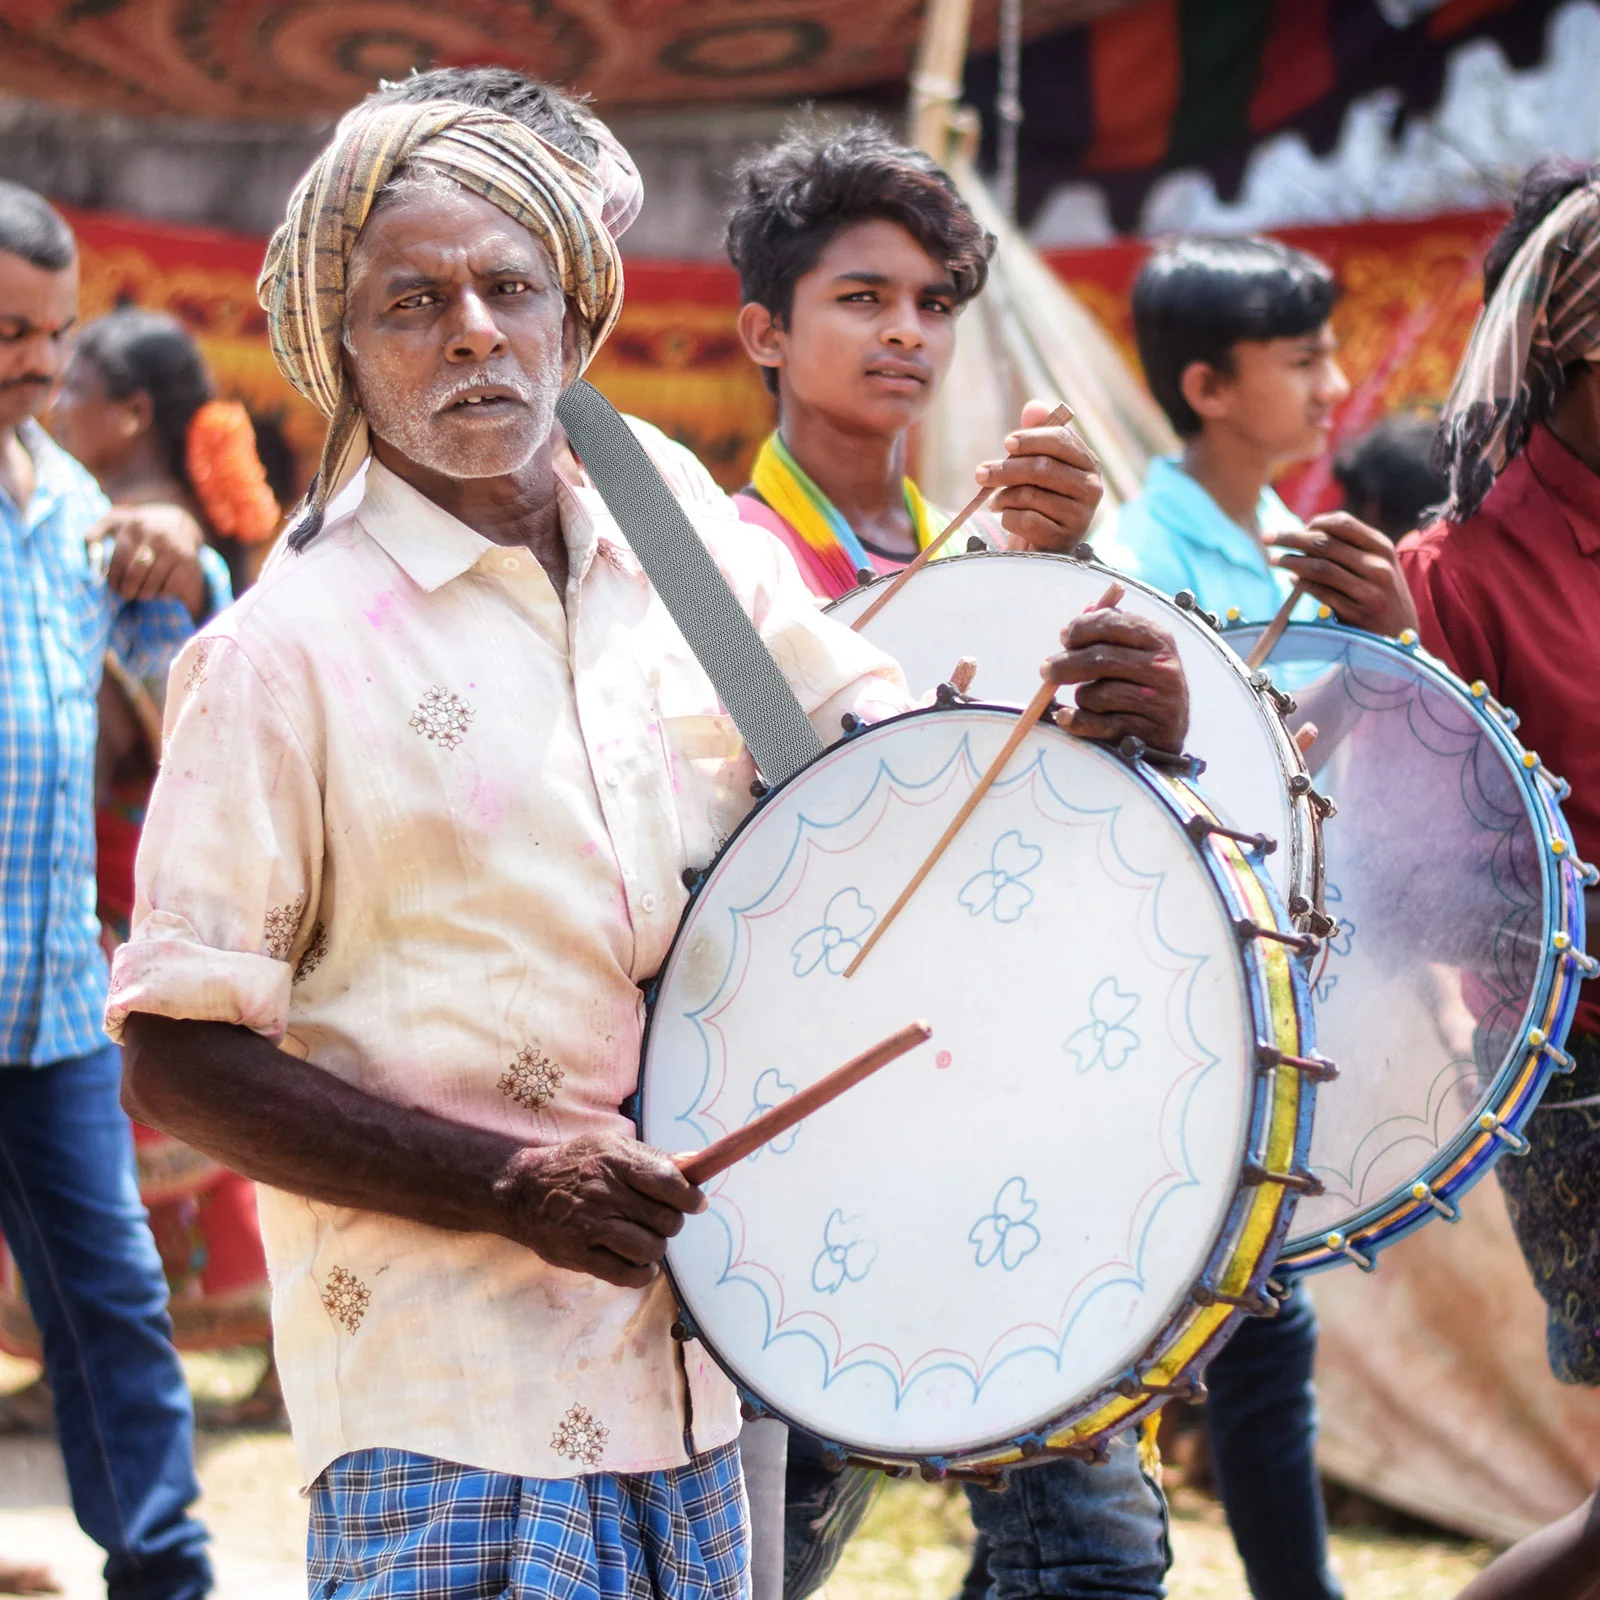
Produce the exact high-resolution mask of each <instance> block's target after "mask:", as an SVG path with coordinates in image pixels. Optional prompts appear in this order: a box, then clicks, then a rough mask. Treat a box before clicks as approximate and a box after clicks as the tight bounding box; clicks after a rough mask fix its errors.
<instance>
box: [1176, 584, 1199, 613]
mask: <svg viewBox="0 0 1600 1600" xmlns="http://www.w3.org/2000/svg"><path fill="white" fill-rule="evenodd" d="M1172 603H1173V605H1175V606H1176V607H1177V608H1178V609H1179V610H1180V611H1198V610H1199V609H1200V602H1199V601H1198V600H1196V599H1195V597H1194V590H1193V589H1180V590H1179V591H1178V592H1177V593H1176V594H1175V595H1173V597H1172Z"/></svg>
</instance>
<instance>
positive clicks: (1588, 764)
mask: <svg viewBox="0 0 1600 1600" xmlns="http://www.w3.org/2000/svg"><path fill="white" fill-rule="evenodd" d="M1484 301H1485V304H1484V311H1483V315H1482V317H1481V318H1480V319H1479V322H1478V326H1477V328H1476V329H1475V331H1474V333H1473V336H1472V342H1471V344H1470V345H1469V347H1468V349H1467V353H1466V355H1465V357H1464V358H1463V360H1462V364H1461V371H1460V372H1459V373H1458V374H1457V377H1456V383H1455V388H1454V390H1453V391H1452V393H1451V396H1450V401H1449V403H1448V405H1447V406H1446V408H1445V412H1444V416H1443V418H1442V420H1441V424H1440V450H1441V455H1442V458H1443V461H1444V464H1445V466H1446V468H1447V471H1448V477H1449V487H1450V497H1449V500H1448V501H1447V502H1446V504H1445V507H1444V514H1443V516H1442V517H1441V518H1440V520H1439V521H1437V522H1435V523H1434V524H1433V525H1432V526H1431V527H1429V528H1426V529H1424V530H1423V531H1422V532H1420V533H1413V534H1411V535H1410V536H1409V537H1408V538H1406V539H1405V540H1404V541H1403V542H1402V543H1401V545H1400V550H1399V556H1400V568H1401V570H1402V571H1403V573H1404V575H1405V581H1406V586H1407V587H1408V588H1409V590H1410V594H1411V598H1412V600H1413V602H1414V603H1415V606H1416V612H1417V618H1418V625H1419V631H1420V632H1421V635H1422V642H1423V644H1424V645H1426V646H1427V648H1428V649H1429V650H1431V651H1432V652H1433V653H1434V654H1435V655H1437V656H1440V657H1441V658H1442V659H1444V660H1445V661H1447V662H1448V663H1449V664H1450V665H1451V666H1452V667H1454V668H1455V670H1456V671H1457V672H1458V673H1460V674H1461V676H1462V677H1463V678H1465V679H1467V680H1468V681H1469V682H1472V681H1474V680H1481V681H1482V682H1483V683H1484V684H1485V685H1486V686H1487V688H1488V690H1489V693H1490V694H1492V695H1493V696H1494V697H1495V698H1496V699H1497V700H1499V701H1501V702H1502V703H1503V704H1506V705H1510V706H1513V707H1515V708H1516V710H1517V711H1518V713H1519V714H1520V715H1521V719H1522V722H1521V727H1520V730H1519V733H1520V737H1521V738H1522V739H1523V740H1524V742H1525V743H1526V744H1527V746H1528V748H1529V749H1532V750H1537V751H1538V753H1539V756H1540V758H1541V759H1542V760H1543V761H1544V762H1545V763H1546V765H1547V766H1549V767H1550V768H1551V769H1552V770H1553V771H1555V772H1558V773H1560V774H1561V775H1562V776H1563V777H1564V778H1566V779H1567V780H1568V782H1569V783H1570V784H1571V785H1572V793H1571V795H1570V796H1569V798H1568V799H1567V801H1566V803H1565V807H1564V809H1565V812H1566V817H1567V821H1568V823H1569V824H1570V825H1571V828H1572V832H1573V837H1574V839H1575V840H1576V843H1577V846H1578V853H1579V855H1580V856H1581V857H1582V859H1583V860H1585V861H1593V860H1595V859H1596V858H1597V857H1600V701H1597V686H1600V366H1597V365H1596V363H1600V166H1596V167H1591V168H1587V169H1586V168H1582V167H1577V166H1574V165H1572V164H1570V163H1566V162H1547V163H1541V164H1540V165H1539V166H1537V167H1535V168H1534V169H1533V170H1532V171H1531V172H1529V173H1528V175H1527V177H1526V178H1525V179H1524V180H1523V183H1522V186H1521V188H1520V190H1519V191H1518V195H1517V200H1516V205H1515V210H1514V213H1513V216H1512V219H1511V221H1510V222H1509V223H1508V224H1507V226H1506V227H1505V229H1504V230H1503V231H1502V233H1501V234H1500V237H1499V238H1498V239H1497V240H1496V241H1495V243H1494V245H1493V247H1492V248H1491V249H1490V251H1489V254H1488V256H1487V258H1486V259H1485V262H1484ZM1279 542H1280V543H1283V544H1285V545H1287V544H1288V543H1290V542H1291V541H1290V540H1288V539H1287V538H1285V539H1282V540H1280V541H1279ZM1292 542H1293V544H1294V546H1295V549H1294V551H1293V552H1292V553H1291V552H1288V551H1287V550H1286V551H1285V553H1284V554H1283V555H1282V556H1281V557H1280V560H1281V564H1282V565H1284V566H1285V567H1287V568H1289V569H1290V570H1292V571H1294V572H1295V573H1296V574H1297V575H1298V576H1300V577H1301V578H1302V579H1304V580H1307V582H1308V587H1310V588H1311V589H1312V591H1313V593H1316V594H1318V595H1319V597H1320V598H1322V599H1324V600H1327V601H1329V602H1330V603H1334V600H1335V596H1336V595H1337V594H1338V593H1340V592H1341V590H1342V589H1343V588H1345V587H1348V585H1349V584H1350V583H1351V582H1352V581H1353V580H1352V574H1354V573H1356V572H1362V573H1363V574H1365V575H1366V577H1367V578H1368V579H1370V577H1371V568H1370V561H1369V558H1368V555H1367V553H1366V552H1364V551H1362V550H1359V549H1357V548H1356V547H1355V546H1354V545H1351V544H1348V543H1345V542H1343V541H1341V540H1340V539H1339V537H1338V530H1337V529H1332V530H1323V531H1320V532H1318V533H1316V534H1309V533H1308V534H1306V535H1301V536H1296V537H1295V538H1294V539H1293V541H1292ZM1585 899H1586V910H1587V913H1588V923H1589V926H1590V928H1591V929H1593V928H1597V927H1600V894H1597V892H1596V890H1595V889H1594V888H1590V889H1589V890H1588V891H1587V892H1586V896H1585ZM1567 1051H1568V1053H1569V1054H1570V1055H1572V1056H1574V1057H1575V1058H1576V1061H1577V1066H1576V1069H1575V1070H1574V1071H1573V1072H1572V1073H1571V1074H1570V1075H1568V1076H1566V1077H1562V1078H1558V1079H1556V1081H1555V1082H1554V1083H1553V1084H1552V1085H1551V1087H1550V1089H1549V1090H1548V1091H1547V1093H1546V1094H1545V1097H1544V1100H1543V1101H1542V1102H1541V1104H1540V1107H1539V1109H1538V1111H1537V1112H1536V1113H1535V1114H1534V1117H1533V1119H1532V1120H1531V1122H1530V1123H1529V1125H1528V1130H1527V1131H1528V1137H1529V1139H1530V1141H1531V1143H1532V1147H1533V1148H1532V1151H1531V1153H1530V1155H1529V1157H1528V1159H1527V1160H1525V1161H1502V1162H1501V1163H1500V1164H1499V1165H1498V1166H1497V1167H1496V1169H1495V1170H1496V1171H1497V1173H1498V1174H1499V1176H1500V1181H1501V1184H1502V1186H1503V1188H1504V1189H1505V1192H1506V1198H1507V1201H1508V1203H1509V1206H1510V1210H1511V1217H1512V1222H1513V1224H1514V1226H1515V1228H1516V1232H1517V1239H1518V1242H1519V1243H1520V1244H1521V1246H1522V1250H1523V1254H1524V1255H1525V1256H1526V1257H1527V1260H1528V1265H1529V1268H1530V1270H1531V1271H1532V1273H1533V1278H1534V1282H1535V1284H1536V1285H1537V1287H1538V1289H1539V1292H1540V1293H1541V1295H1543V1297H1544V1299H1545V1302H1546V1304H1547V1306H1548V1308H1549V1326H1548V1344H1549V1353H1550V1364H1551V1367H1552V1368H1553V1369H1554V1371H1555V1373H1556V1376H1557V1377H1558V1378H1560V1379H1561V1380H1562V1381H1563V1382H1566V1383H1581V1384H1587V1385H1592V1386H1600V984H1590V985H1589V986H1588V987H1587V988H1586V989H1585V990H1584V991H1583V993H1582V998H1581V1000H1580V1003H1579V1007H1578V1013H1577V1018H1576V1020H1575V1022H1574V1024H1573V1030H1572V1034H1571V1036H1570V1037H1569V1039H1568V1042H1567ZM1522 1597H1526V1600H1600V1491H1597V1493H1596V1495H1594V1496H1591V1497H1590V1499H1589V1500H1587V1501H1586V1502H1585V1503H1584V1504H1583V1505H1582V1506H1580V1507H1579V1508H1578V1509H1577V1510H1576V1511H1574V1512H1573V1513H1571V1515H1569V1516H1567V1517H1565V1518H1563V1519H1562V1520H1561V1521H1559V1522H1556V1523H1553V1524H1552V1525H1551V1526H1550V1527H1548V1528H1545V1529H1543V1530H1542V1531H1541V1532H1539V1533H1536V1534H1534V1535H1532V1536H1531V1537H1530V1538H1529V1539H1526V1540H1524V1541H1523V1543H1522V1544H1519V1545H1517V1546H1516V1547H1515V1548H1514V1549H1512V1550H1509V1551H1507V1552H1506V1554H1505V1555H1503V1556H1502V1557H1501V1558H1500V1559H1499V1560H1498V1561H1496V1562H1494V1563H1493V1565H1492V1566H1490V1567H1488V1568H1487V1569H1485V1571H1484V1572H1482V1573H1481V1574H1479V1576H1478V1577H1477V1578H1476V1579H1475V1580H1474V1581H1473V1583H1472V1584H1471V1585H1469V1586H1468V1588H1467V1589H1466V1590H1465V1591H1464V1592H1463V1593H1462V1595H1461V1597H1460V1600H1522Z"/></svg>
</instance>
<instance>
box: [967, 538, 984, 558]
mask: <svg viewBox="0 0 1600 1600" xmlns="http://www.w3.org/2000/svg"><path fill="white" fill-rule="evenodd" d="M988 548H989V541H988V540H987V539H985V538H984V536H983V535H982V534H981V533H969V534H968V535H967V554H968V555H969V556H976V555H982V554H983V552H984V551H985V550H987V549H988Z"/></svg>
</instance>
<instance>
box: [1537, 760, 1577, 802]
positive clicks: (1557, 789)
mask: <svg viewBox="0 0 1600 1600" xmlns="http://www.w3.org/2000/svg"><path fill="white" fill-rule="evenodd" d="M1538 776H1539V777H1541V778H1543V779H1544V781H1545V784H1546V786H1547V787H1548V788H1549V790H1550V795H1551V798H1552V799H1554V800H1557V801H1561V800H1565V799H1566V798H1567V796H1568V795H1570V794H1571V793H1572V785H1571V784H1570V783H1568V782H1567V780H1566V779H1565V778H1558V777H1557V776H1556V775H1555V773H1553V772H1552V771H1551V770H1550V769H1549V767H1545V766H1541V767H1540V768H1539V772H1538Z"/></svg>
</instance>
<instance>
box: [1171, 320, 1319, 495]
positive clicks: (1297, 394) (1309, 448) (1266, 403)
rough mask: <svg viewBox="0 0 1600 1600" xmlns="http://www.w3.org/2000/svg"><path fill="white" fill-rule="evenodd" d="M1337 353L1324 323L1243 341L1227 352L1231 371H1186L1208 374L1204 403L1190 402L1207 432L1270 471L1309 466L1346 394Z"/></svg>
mask: <svg viewBox="0 0 1600 1600" xmlns="http://www.w3.org/2000/svg"><path fill="white" fill-rule="evenodd" d="M1338 349H1339V346H1338V341H1337V340H1336V339H1335V338H1334V334H1333V329H1332V327H1331V326H1329V325H1328V324H1327V323H1324V324H1323V325H1322V327H1320V328H1319V329H1317V331H1316V332H1315V333H1307V334H1302V335H1300V336H1298V337H1296V338H1292V339H1242V340H1240V342H1239V343H1238V344H1236V345H1234V347H1233V350H1232V352H1231V354H1232V357H1233V371H1232V372H1231V373H1221V372H1218V371H1217V370H1216V369H1215V368H1210V367H1204V368H1202V367H1201V363H1199V362H1196V363H1195V366H1194V367H1191V368H1190V369H1189V370H1190V373H1193V372H1194V371H1195V370H1196V368H1201V370H1202V371H1203V372H1204V373H1205V374H1207V375H1208V376H1207V378H1206V380H1205V382H1204V386H1203V392H1204V401H1203V403H1199V404H1196V401H1195V400H1194V399H1191V401H1190V403H1191V404H1192V405H1194V406H1195V409H1196V410H1197V411H1198V412H1199V413H1200V414H1201V416H1202V417H1203V418H1205V420H1206V422H1207V424H1208V425H1209V426H1213V427H1220V428H1221V429H1223V430H1224V431H1226V432H1229V433H1232V434H1234V435H1235V436H1236V437H1237V438H1239V439H1240V440H1241V441H1242V442H1244V443H1247V444H1249V445H1250V446H1251V447H1253V448H1254V449H1255V450H1256V451H1258V452H1259V453H1261V454H1262V455H1265V456H1267V457H1268V458H1269V459H1270V460H1271V461H1272V463H1273V465H1274V466H1287V465H1288V464H1289V463H1290V462H1292V461H1306V460H1309V459H1310V458H1311V457H1313V456H1318V455H1321V454H1322V452H1323V450H1325V449H1326V448H1327V444H1328V436H1329V434H1330V432H1331V431H1332V428H1333V414H1334V411H1335V409H1336V408H1337V407H1338V405H1339V403H1340V401H1342V400H1343V399H1344V398H1345V396H1346V395H1348V394H1349V393H1350V385H1349V382H1348V381H1347V380H1346V378H1345V375H1344V373H1343V371H1342V370H1341V369H1340V366H1339V361H1338ZM1185 376H1186V378H1187V377H1188V374H1186V375H1185Z"/></svg>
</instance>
